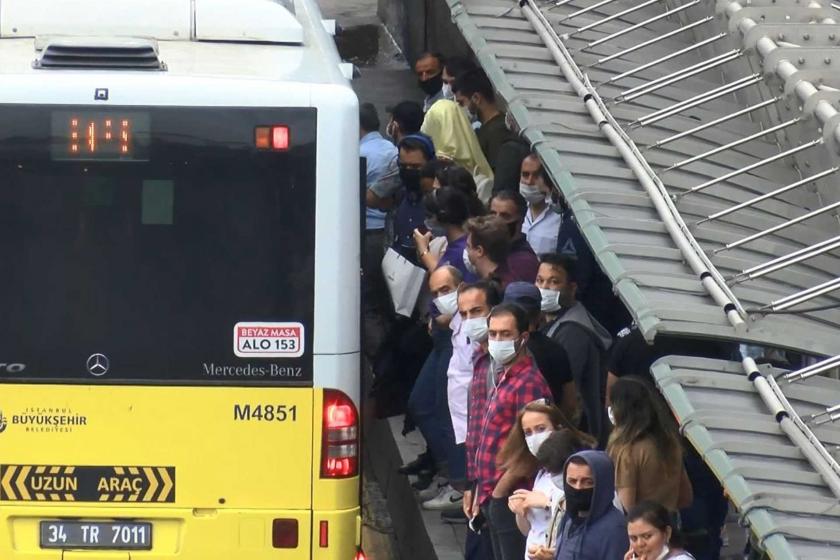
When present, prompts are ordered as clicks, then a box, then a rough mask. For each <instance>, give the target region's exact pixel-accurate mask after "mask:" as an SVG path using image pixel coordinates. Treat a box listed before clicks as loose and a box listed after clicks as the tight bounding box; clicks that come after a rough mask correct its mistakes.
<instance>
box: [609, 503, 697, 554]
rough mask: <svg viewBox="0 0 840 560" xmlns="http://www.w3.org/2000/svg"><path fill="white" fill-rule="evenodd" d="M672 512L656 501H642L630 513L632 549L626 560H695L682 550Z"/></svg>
mask: <svg viewBox="0 0 840 560" xmlns="http://www.w3.org/2000/svg"><path fill="white" fill-rule="evenodd" d="M672 519H673V518H672V516H671V513H670V512H669V511H668V510H667V509H666V508H665V507H664V506H663V505H662V504H657V503H656V502H651V501H648V500H645V501H643V502H639V503H638V504H636V505H635V506H634V507H633V508H631V509H630V512H629V513H628V514H627V537H628V538H629V540H630V550H628V551H627V554H625V555H624V560H694V556H692V555H691V554H689V553H688V552H686V551H684V550H682V549H680V548H679V546H678V543H677V542H676V538H675V535H676V529H675V528H674V524H673V521H672Z"/></svg>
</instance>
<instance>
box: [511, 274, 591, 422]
mask: <svg viewBox="0 0 840 560" xmlns="http://www.w3.org/2000/svg"><path fill="white" fill-rule="evenodd" d="M504 301H507V302H510V303H515V304H517V305H519V306H520V307H521V308H522V309H524V310H525V311H526V312H527V313H528V321H529V324H528V332H529V337H528V350H529V351H530V352H531V354H532V355H533V356H534V359H535V360H536V362H537V367H538V368H539V369H540V372H541V373H542V374H543V377H544V378H545V380H546V382H547V383H548V386H549V387H551V394H552V395H553V397H554V402H555V403H558V406H559V407H560V410H562V411H563V414H565V415H566V417H567V418H569V419H571V420H575V419H577V400H578V396H577V389H576V388H575V382H574V379H572V369H571V366H570V365H569V356H568V355H567V354H566V350H564V349H563V347H562V346H560V345H559V344H557V343H556V342H555V341H553V340H551V339H550V338H548V336H546V334H545V333H544V332H542V331H540V330H539V329H540V324H541V323H540V310H541V296H540V291H539V289H537V287H536V286H534V285H533V284H529V283H528V282H511V283H510V284H508V286H507V288H505V297H504Z"/></svg>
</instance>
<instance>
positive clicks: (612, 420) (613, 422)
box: [607, 406, 615, 426]
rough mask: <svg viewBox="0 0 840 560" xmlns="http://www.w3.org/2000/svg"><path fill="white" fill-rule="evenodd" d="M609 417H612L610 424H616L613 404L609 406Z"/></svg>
mask: <svg viewBox="0 0 840 560" xmlns="http://www.w3.org/2000/svg"><path fill="white" fill-rule="evenodd" d="M607 418H609V419H610V424H612V425H613V426H615V415H614V414H613V410H612V407H611V406H608V407H607Z"/></svg>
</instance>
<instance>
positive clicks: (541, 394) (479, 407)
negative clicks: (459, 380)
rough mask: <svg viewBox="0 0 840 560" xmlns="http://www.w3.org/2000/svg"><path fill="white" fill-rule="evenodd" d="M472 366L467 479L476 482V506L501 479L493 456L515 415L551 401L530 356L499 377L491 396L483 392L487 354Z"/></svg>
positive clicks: (479, 357) (527, 354)
mask: <svg viewBox="0 0 840 560" xmlns="http://www.w3.org/2000/svg"><path fill="white" fill-rule="evenodd" d="M473 364H474V367H473V378H472V384H471V385H470V400H469V415H468V419H467V441H466V448H467V479H468V480H472V481H476V488H477V491H478V496H479V498H478V499H479V503H483V502H484V501H485V500H486V499H487V498H489V497H490V495H491V494H492V493H493V488H495V487H496V484H497V483H498V482H499V479H500V478H501V477H502V470H501V469H499V467H498V466H497V465H496V455H498V454H499V450H501V448H502V446H503V445H504V443H505V439H506V438H507V435H508V433H509V432H510V430H511V428H512V427H513V424H514V422H516V415H517V414H519V411H520V410H522V408H523V407H524V406H525V405H526V404H528V403H530V402H532V401H535V400H537V399H542V398H551V389H549V387H548V384H547V383H546V382H545V379H543V376H542V374H541V373H540V370H539V369H538V368H537V365H536V362H534V358H533V357H532V356H531V355H530V353H526V354H525V355H524V356H522V357H521V358H520V359H519V360H518V361H517V362H516V363H515V364H514V365H513V366H512V367H511V368H510V369H509V370H507V371H506V372H504V373H501V374H500V375H499V379H498V380H497V386H496V390H495V394H492V393H491V394H488V391H487V373H488V371H489V369H490V355H489V354H487V353H477V354H476V356H475V358H474V360H473Z"/></svg>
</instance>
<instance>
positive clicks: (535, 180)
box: [519, 153, 563, 255]
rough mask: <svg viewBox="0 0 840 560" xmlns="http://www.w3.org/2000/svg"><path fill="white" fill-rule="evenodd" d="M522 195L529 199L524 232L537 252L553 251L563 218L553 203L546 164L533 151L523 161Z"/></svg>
mask: <svg viewBox="0 0 840 560" xmlns="http://www.w3.org/2000/svg"><path fill="white" fill-rule="evenodd" d="M519 181H520V182H519V194H521V195H522V198H524V199H525V200H526V201H527V202H528V211H527V212H526V213H525V221H524V222H523V223H522V233H524V234H525V237H526V238H527V239H528V244H530V245H531V248H532V249H533V250H534V252H535V253H536V254H538V255H543V254H545V253H553V252H554V249H555V247H557V235H558V234H559V233H560V225H561V223H562V221H563V220H562V218H561V216H560V214H559V213H558V212H555V210H554V207H553V206H552V204H551V187H550V186H549V185H548V184H547V183H546V181H545V177H544V175H543V166H542V164H541V163H540V160H539V158H538V157H537V155H536V154H534V153H532V154H530V155H529V156H528V157H526V158H525V159H524V160H523V161H522V168H521V173H520V179H519Z"/></svg>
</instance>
